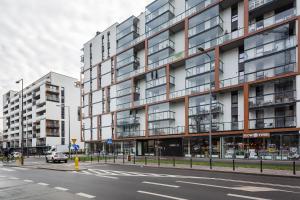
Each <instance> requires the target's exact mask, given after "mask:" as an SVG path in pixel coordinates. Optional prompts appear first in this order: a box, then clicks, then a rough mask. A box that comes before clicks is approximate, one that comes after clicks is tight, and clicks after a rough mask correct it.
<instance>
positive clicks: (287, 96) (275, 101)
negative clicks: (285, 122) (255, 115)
mask: <svg viewBox="0 0 300 200" xmlns="http://www.w3.org/2000/svg"><path fill="white" fill-rule="evenodd" d="M295 102H296V90H292V91H284V92H280V93H272V94H265V95H263V96H255V97H249V108H261V107H268V106H276V105H282V104H291V103H295Z"/></svg>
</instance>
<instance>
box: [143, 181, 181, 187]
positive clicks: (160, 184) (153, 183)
mask: <svg viewBox="0 0 300 200" xmlns="http://www.w3.org/2000/svg"><path fill="white" fill-rule="evenodd" d="M142 183H144V184H150V185H159V186H165V187H171V188H179V187H180V186H178V185H169V184H163V183H155V182H148V181H143V182H142Z"/></svg>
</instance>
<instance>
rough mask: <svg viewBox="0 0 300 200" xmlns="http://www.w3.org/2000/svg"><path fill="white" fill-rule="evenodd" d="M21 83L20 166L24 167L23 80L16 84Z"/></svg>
mask: <svg viewBox="0 0 300 200" xmlns="http://www.w3.org/2000/svg"><path fill="white" fill-rule="evenodd" d="M19 83H21V87H22V91H21V165H24V157H23V153H24V152H23V150H24V144H23V113H24V110H23V90H24V85H23V78H21V79H20V80H18V81H16V84H19Z"/></svg>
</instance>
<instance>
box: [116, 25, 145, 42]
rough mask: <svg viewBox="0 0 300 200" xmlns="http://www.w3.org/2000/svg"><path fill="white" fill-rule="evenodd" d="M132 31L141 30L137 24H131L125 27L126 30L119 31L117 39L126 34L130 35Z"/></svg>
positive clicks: (137, 31)
mask: <svg viewBox="0 0 300 200" xmlns="http://www.w3.org/2000/svg"><path fill="white" fill-rule="evenodd" d="M131 32H135V33H137V34H139V32H140V31H139V28H138V27H137V26H136V25H131V26H129V27H128V28H125V29H124V30H122V31H120V32H119V33H117V39H120V38H122V37H124V36H125V35H128V34H129V33H131Z"/></svg>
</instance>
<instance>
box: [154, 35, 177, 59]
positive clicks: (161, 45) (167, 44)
mask: <svg viewBox="0 0 300 200" xmlns="http://www.w3.org/2000/svg"><path fill="white" fill-rule="evenodd" d="M166 48H171V49H173V50H174V48H175V43H174V42H173V41H172V40H169V39H167V40H164V41H162V42H160V43H158V44H155V45H153V46H151V47H149V48H148V56H149V55H151V54H154V53H156V52H159V51H161V50H163V49H166Z"/></svg>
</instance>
